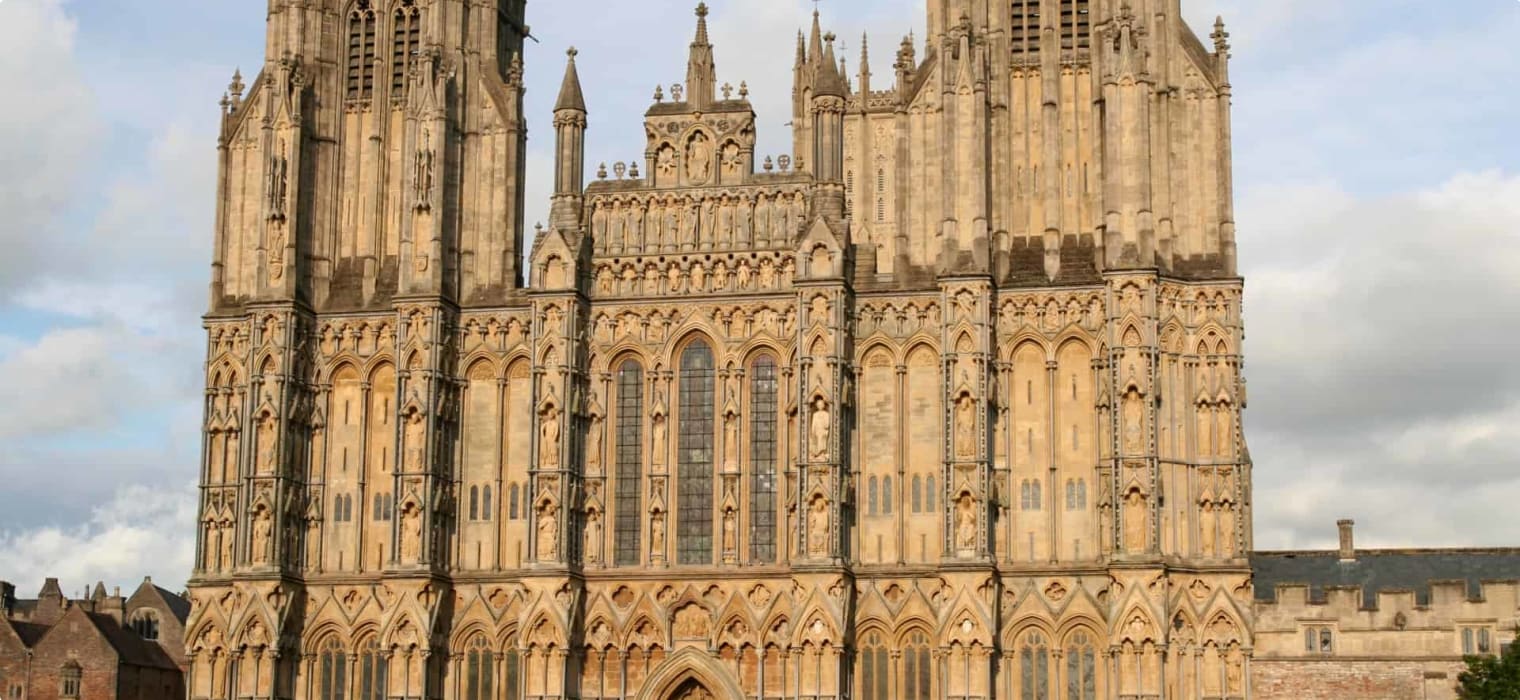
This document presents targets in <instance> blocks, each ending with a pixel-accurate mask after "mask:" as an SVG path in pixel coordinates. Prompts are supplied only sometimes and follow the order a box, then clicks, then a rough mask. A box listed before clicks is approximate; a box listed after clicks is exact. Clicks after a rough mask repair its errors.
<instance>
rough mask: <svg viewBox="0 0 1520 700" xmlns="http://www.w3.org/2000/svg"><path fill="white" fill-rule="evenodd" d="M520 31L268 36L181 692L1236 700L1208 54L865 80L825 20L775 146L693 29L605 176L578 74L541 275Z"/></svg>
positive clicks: (957, 5)
mask: <svg viewBox="0 0 1520 700" xmlns="http://www.w3.org/2000/svg"><path fill="white" fill-rule="evenodd" d="M524 14H525V9H524V2H523V0H489V1H479V0H475V1H471V2H465V1H464V0H343V1H341V2H340V1H339V0H319V1H312V0H302V1H296V0H272V1H271V2H270V13H269V23H268V32H269V39H268V47H269V58H268V60H267V62H266V64H265V66H264V69H263V71H262V72H261V73H260V75H259V76H258V78H257V79H256V80H255V81H254V82H253V84H252V85H251V86H245V85H243V83H242V81H241V80H240V79H239V80H234V83H233V85H232V86H231V89H230V90H229V93H228V95H227V96H226V98H225V99H224V101H223V129H222V136H221V140H220V144H219V152H220V170H219V207H218V215H217V228H216V246H215V261H214V265H213V283H212V289H211V301H212V308H211V311H210V313H209V314H208V315H207V317H206V328H207V330H208V333H209V344H208V354H207V358H206V362H207V365H206V367H207V390H206V424H205V441H204V442H205V459H204V467H203V470H202V479H201V482H202V489H201V494H202V500H201V508H200V513H201V517H200V523H199V538H198V543H199V550H198V554H197V558H196V571H195V575H194V581H193V584H192V596H193V598H194V605H195V610H194V614H193V616H192V619H191V621H190V625H189V631H188V634H187V639H188V640H190V641H189V646H190V649H189V653H190V658H191V662H190V666H191V671H190V674H189V677H188V679H187V684H188V686H189V688H190V696H191V697H192V698H196V699H206V700H232V699H233V698H240V699H241V698H270V699H276V698H278V699H292V700H294V699H300V700H318V699H321V700H336V699H339V698H343V699H347V698H357V699H358V700H378V699H380V698H418V699H423V698H426V699H430V700H431V699H447V700H484V699H486V698H491V699H498V698H506V699H510V700H519V699H527V698H533V699H546V700H547V699H551V698H553V699H557V698H584V699H588V700H589V699H610V698H619V699H626V698H639V699H651V700H664V699H665V698H677V697H679V698H703V697H712V698H739V697H746V698H810V699H814V698H834V699H842V698H864V699H866V700H884V699H886V698H911V699H915V700H928V699H930V698H1022V699H1024V700H1034V699H1036V698H1042V699H1043V698H1056V697H1060V698H1069V699H1070V700H1096V699H1097V698H1160V697H1163V695H1164V697H1167V698H1226V697H1232V698H1233V697H1246V696H1247V694H1248V688H1247V687H1246V685H1247V684H1246V681H1245V679H1246V678H1247V676H1248V668H1249V664H1250V662H1251V661H1250V660H1251V656H1252V649H1251V642H1250V635H1249V633H1248V631H1249V629H1250V625H1251V620H1250V612H1249V611H1250V594H1251V591H1250V568H1249V565H1248V563H1247V560H1246V553H1247V552H1249V551H1250V547H1251V544H1252V541H1251V528H1250V522H1251V520H1250V498H1251V493H1250V476H1251V475H1250V464H1249V458H1248V456H1247V452H1246V449H1245V446H1244V441H1243V438H1242V431H1241V423H1240V409H1241V407H1242V405H1243V404H1244V399H1245V397H1244V384H1243V382H1242V380H1241V374H1240V373H1241V359H1240V340H1241V335H1242V330H1241V318H1240V299H1241V282H1240V280H1239V279H1238V278H1236V275H1235V261H1234V247H1235V246H1234V240H1233V237H1234V230H1233V223H1232V217H1233V214H1232V211H1231V199H1232V195H1231V185H1230V180H1229V171H1230V163H1229V152H1230V149H1229V141H1230V137H1229V83H1228V70H1227V65H1228V56H1227V55H1228V46H1227V45H1226V43H1225V40H1226V36H1227V35H1226V34H1225V33H1224V31H1223V29H1222V28H1216V31H1215V33H1214V34H1213V43H1212V46H1210V47H1206V46H1204V45H1203V44H1202V43H1201V42H1200V41H1199V40H1198V39H1197V38H1196V37H1195V36H1194V34H1193V33H1192V31H1191V30H1190V29H1188V27H1187V26H1186V25H1184V24H1183V23H1182V20H1181V18H1180V17H1179V10H1178V8H1177V5H1176V3H1175V2H1168V1H1166V0H1127V1H1126V2H1120V1H1119V0H1091V1H1089V0H1004V1H1003V2H970V1H969V0H931V1H930V2H929V3H928V15H929V16H928V32H927V34H926V35H925V37H926V41H925V42H924V43H923V44H922V45H920V44H918V43H915V42H914V41H913V40H911V39H907V38H905V39H904V40H903V42H902V44H901V46H900V47H899V48H898V50H897V53H896V61H895V64H894V69H895V74H894V75H892V76H888V77H887V78H886V79H885V80H879V81H875V82H874V83H873V80H874V79H875V76H872V75H871V73H870V71H869V67H868V66H869V55H868V53H867V45H866V42H865V41H864V40H862V42H861V57H860V64H859V65H860V69H859V72H858V73H857V74H856V75H854V76H850V75H849V74H848V73H847V68H846V61H845V58H844V56H842V55H836V50H835V49H836V45H837V42H836V40H835V37H834V36H833V35H832V34H825V33H824V32H823V30H822V28H821V27H820V26H819V18H818V17H817V15H816V14H815V16H814V19H813V26H812V29H811V32H810V34H808V35H803V34H799V36H798V43H797V47H796V59H795V66H794V71H795V90H794V105H795V108H794V114H793V115H792V116H793V129H794V135H795V148H794V152H793V153H791V154H786V155H764V154H757V153H756V151H755V143H756V119H755V114H754V112H753V109H752V107H751V104H750V102H749V101H748V88H747V86H745V85H744V84H742V83H741V84H740V85H739V86H738V87H734V86H733V85H730V84H722V85H720V84H719V82H718V79H717V77H716V73H715V69H714V58H713V47H712V46H711V44H710V43H709V41H708V36H707V14H708V10H707V8H706V6H701V7H699V8H698V10H697V15H698V26H697V32H696V37H695V38H694V39H693V40H692V42H691V47H690V50H691V54H690V55H691V58H690V63H689V65H688V68H687V77H686V80H685V81H684V83H679V84H675V85H670V86H668V88H660V89H658V90H656V92H655V96H654V102H653V104H652V105H651V106H650V108H649V109H648V111H647V113H646V114H645V118H644V123H645V127H646V129H645V131H646V136H647V141H646V143H645V149H644V157H643V159H642V160H640V161H637V162H632V163H615V164H612V165H611V167H610V168H609V167H608V166H607V165H605V164H603V165H601V166H600V167H598V168H597V169H596V170H597V172H596V174H595V180H594V181H592V182H591V183H590V184H587V183H586V182H584V178H585V175H584V174H585V173H586V171H587V165H588V163H587V161H586V153H585V140H584V135H585V130H586V128H587V121H586V117H587V107H586V100H585V97H584V96H583V94H582V92H581V86H580V81H579V76H578V74H577V68H576V54H575V52H574V51H573V50H572V51H571V52H570V60H569V65H568V67H567V70H566V74H565V79H564V84H563V87H562V89H561V93H560V95H559V100H558V103H557V105H556V110H555V112H554V118H553V128H554V134H555V139H556V146H557V163H556V168H555V173H554V177H555V188H554V192H555V194H554V199H553V205H552V213H551V216H550V220H549V222H548V224H547V226H544V227H540V228H539V229H538V230H537V232H536V233H535V234H534V235H533V236H532V238H531V242H532V247H531V250H529V249H525V248H524V244H525V235H524V228H525V227H524V221H523V191H524V178H525V171H524V161H525V158H524V152H525V150H524V149H525V134H526V129H525V119H524V114H523V105H522V96H523V68H522V58H521V50H522V45H523V39H524V37H525V36H526V34H527V28H526V24H525V21H524ZM673 40H674V39H673ZM681 41H684V39H681ZM920 52H921V55H920ZM873 84H875V85H882V86H883V87H882V88H880V89H877V88H874V87H873ZM524 259H526V260H528V261H530V264H529V266H528V267H529V269H527V270H523V269H519V268H520V266H519V263H518V261H519V260H524ZM529 279H531V282H528V280H529Z"/></svg>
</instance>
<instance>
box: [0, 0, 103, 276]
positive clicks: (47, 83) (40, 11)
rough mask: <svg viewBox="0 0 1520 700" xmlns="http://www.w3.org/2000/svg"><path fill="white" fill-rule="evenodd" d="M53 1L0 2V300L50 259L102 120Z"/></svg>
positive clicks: (71, 26)
mask: <svg viewBox="0 0 1520 700" xmlns="http://www.w3.org/2000/svg"><path fill="white" fill-rule="evenodd" d="M75 29H76V27H75V23H74V22H73V20H72V19H70V18H69V17H68V16H67V15H66V14H65V13H64V11H63V8H62V3H61V2H59V0H32V1H29V2H10V3H4V4H0V94H3V95H6V96H7V100H6V106H5V109H3V110H0V164H3V166H0V212H4V216H0V248H3V249H4V250H5V255H0V300H3V299H4V297H5V295H6V294H7V293H9V292H10V291H11V290H13V289H15V288H16V287H18V286H20V285H21V284H23V283H24V282H25V281H26V280H28V279H30V278H31V277H32V275H33V274H35V273H36V272H37V271H39V270H40V269H43V268H44V267H46V266H50V265H51V264H52V263H53V261H52V260H50V259H49V258H50V256H48V255H46V254H45V252H46V251H49V250H53V249H54V248H53V246H54V245H55V242H56V239H57V238H58V237H59V236H61V235H64V234H65V233H66V232H65V231H64V230H63V229H62V228H61V227H60V226H59V223H60V221H59V219H60V218H62V217H60V216H59V212H60V211H62V210H63V209H64V208H65V204H66V203H67V202H68V201H69V200H70V198H71V197H72V195H73V191H74V189H75V188H76V187H78V186H80V184H81V182H82V180H83V178H84V176H85V175H86V167H85V166H86V162H87V159H88V156H89V154H90V153H91V151H92V149H94V148H95V147H96V145H97V144H98V137H99V135H100V133H101V128H102V120H101V119H100V118H99V114H98V112H97V109H96V105H95V102H94V99H93V97H92V96H91V94H90V93H89V90H88V89H87V88H85V87H83V86H84V84H85V83H84V81H83V80H82V71H81V70H80V68H79V66H78V64H77V62H76V61H75V59H74V56H73V49H74V42H75V34H76V32H75Z"/></svg>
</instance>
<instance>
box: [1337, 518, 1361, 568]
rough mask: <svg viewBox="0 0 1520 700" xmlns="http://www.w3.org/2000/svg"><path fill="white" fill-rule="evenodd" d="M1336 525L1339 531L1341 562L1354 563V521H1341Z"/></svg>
mask: <svg viewBox="0 0 1520 700" xmlns="http://www.w3.org/2000/svg"><path fill="white" fill-rule="evenodd" d="M1336 525H1338V526H1340V529H1341V561H1356V536H1355V532H1354V529H1355V528H1356V521H1355V520H1341V521H1338V522H1336Z"/></svg>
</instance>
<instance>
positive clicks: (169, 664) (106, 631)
mask: <svg viewBox="0 0 1520 700" xmlns="http://www.w3.org/2000/svg"><path fill="white" fill-rule="evenodd" d="M85 617H86V618H87V619H89V621H90V622H91V623H93V624H94V625H95V628H96V629H98V630H100V634H101V636H102V637H105V639H106V641H107V642H109V643H110V644H111V647H112V648H114V649H115V650H116V653H117V654H119V655H120V656H121V661H122V663H126V664H130V665H133V666H146V667H148V668H162V669H170V670H178V669H179V666H177V665H175V663H174V659H172V658H169V653H168V652H166V651H164V648H163V647H161V646H159V645H158V643H157V642H150V641H148V640H146V639H143V638H142V637H139V636H137V633H135V632H133V631H131V630H129V629H125V628H123V627H122V626H121V625H119V624H116V619H115V618H113V617H111V616H110V615H100V614H97V613H85Z"/></svg>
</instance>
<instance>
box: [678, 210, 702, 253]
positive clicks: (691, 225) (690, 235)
mask: <svg viewBox="0 0 1520 700" xmlns="http://www.w3.org/2000/svg"><path fill="white" fill-rule="evenodd" d="M701 216H702V209H701V207H700V206H699V205H698V204H697V201H696V200H694V199H688V200H686V206H685V207H682V208H681V245H685V246H695V245H699V241H700V240H701V233H702V232H701V230H700V229H699V225H700V222H701Z"/></svg>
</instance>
